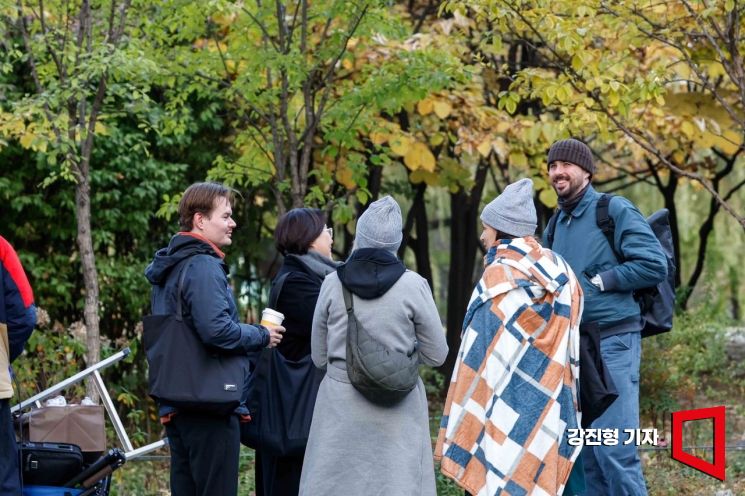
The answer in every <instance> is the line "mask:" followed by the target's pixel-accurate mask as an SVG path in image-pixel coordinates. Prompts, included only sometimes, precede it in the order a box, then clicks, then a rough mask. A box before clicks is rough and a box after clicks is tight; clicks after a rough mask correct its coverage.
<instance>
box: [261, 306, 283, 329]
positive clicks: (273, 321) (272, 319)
mask: <svg viewBox="0 0 745 496" xmlns="http://www.w3.org/2000/svg"><path fill="white" fill-rule="evenodd" d="M283 320H285V316H284V315H283V314H281V313H279V312H278V311H276V310H272V309H271V308H265V309H264V311H263V312H262V313H261V322H260V324H261V325H263V326H264V327H266V326H271V327H276V326H281V325H282V321H283Z"/></svg>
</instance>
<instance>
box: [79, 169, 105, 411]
mask: <svg viewBox="0 0 745 496" xmlns="http://www.w3.org/2000/svg"><path fill="white" fill-rule="evenodd" d="M90 193H91V192H90V182H89V179H88V177H84V178H79V179H78V183H77V184H76V185H75V213H76V217H77V222H78V226H77V227H78V236H77V241H78V250H79V251H80V262H81V264H82V268H83V283H84V284H85V306H84V308H83V319H84V322H85V327H86V336H87V338H86V344H87V346H88V353H87V355H86V361H87V365H88V366H91V365H93V364H95V363H97V362H98V361H99V360H100V359H101V339H100V331H99V316H98V303H99V292H98V271H97V270H96V256H95V254H94V252H93V236H92V233H91V202H90V199H91V194H90ZM86 394H87V395H88V396H89V397H90V398H91V399H92V400H93V401H94V402H96V403H97V402H98V391H97V390H96V388H95V386H94V385H93V381H88V384H87V387H86Z"/></svg>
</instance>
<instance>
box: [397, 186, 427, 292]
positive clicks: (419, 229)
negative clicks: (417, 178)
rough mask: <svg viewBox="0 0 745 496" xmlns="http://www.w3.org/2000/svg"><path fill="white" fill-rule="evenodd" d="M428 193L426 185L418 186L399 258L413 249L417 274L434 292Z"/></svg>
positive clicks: (405, 227) (399, 250)
mask: <svg viewBox="0 0 745 496" xmlns="http://www.w3.org/2000/svg"><path fill="white" fill-rule="evenodd" d="M426 191H427V184H426V183H423V182H422V183H419V184H418V185H417V187H416V195H415V196H414V201H413V203H412V204H411V209H410V210H409V213H408V215H407V216H406V223H405V225H404V237H403V240H402V241H401V247H400V248H399V249H398V257H399V258H401V259H403V257H404V252H405V251H406V248H407V247H408V248H411V250H412V251H413V252H414V257H415V259H416V270H417V273H418V274H419V275H420V276H422V277H423V278H425V279H426V280H427V283H428V284H429V287H430V289H432V290H434V284H433V281H432V266H431V263H430V258H429V222H428V220H427V208H426V204H425V201H424V195H425V192H426ZM412 227H414V229H415V231H416V236H412V235H411V229H412Z"/></svg>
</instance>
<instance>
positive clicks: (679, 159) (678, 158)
mask: <svg viewBox="0 0 745 496" xmlns="http://www.w3.org/2000/svg"><path fill="white" fill-rule="evenodd" d="M685 159H686V154H685V152H683V151H682V150H676V151H675V152H673V161H675V163H676V164H677V165H683V164H684V163H685Z"/></svg>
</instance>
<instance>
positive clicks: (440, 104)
mask: <svg viewBox="0 0 745 496" xmlns="http://www.w3.org/2000/svg"><path fill="white" fill-rule="evenodd" d="M434 110H435V114H437V117H439V118H440V119H444V118H445V117H447V116H449V115H450V112H452V111H453V107H452V106H451V105H450V103H449V102H446V101H445V100H437V101H436V102H435V103H434Z"/></svg>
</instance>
